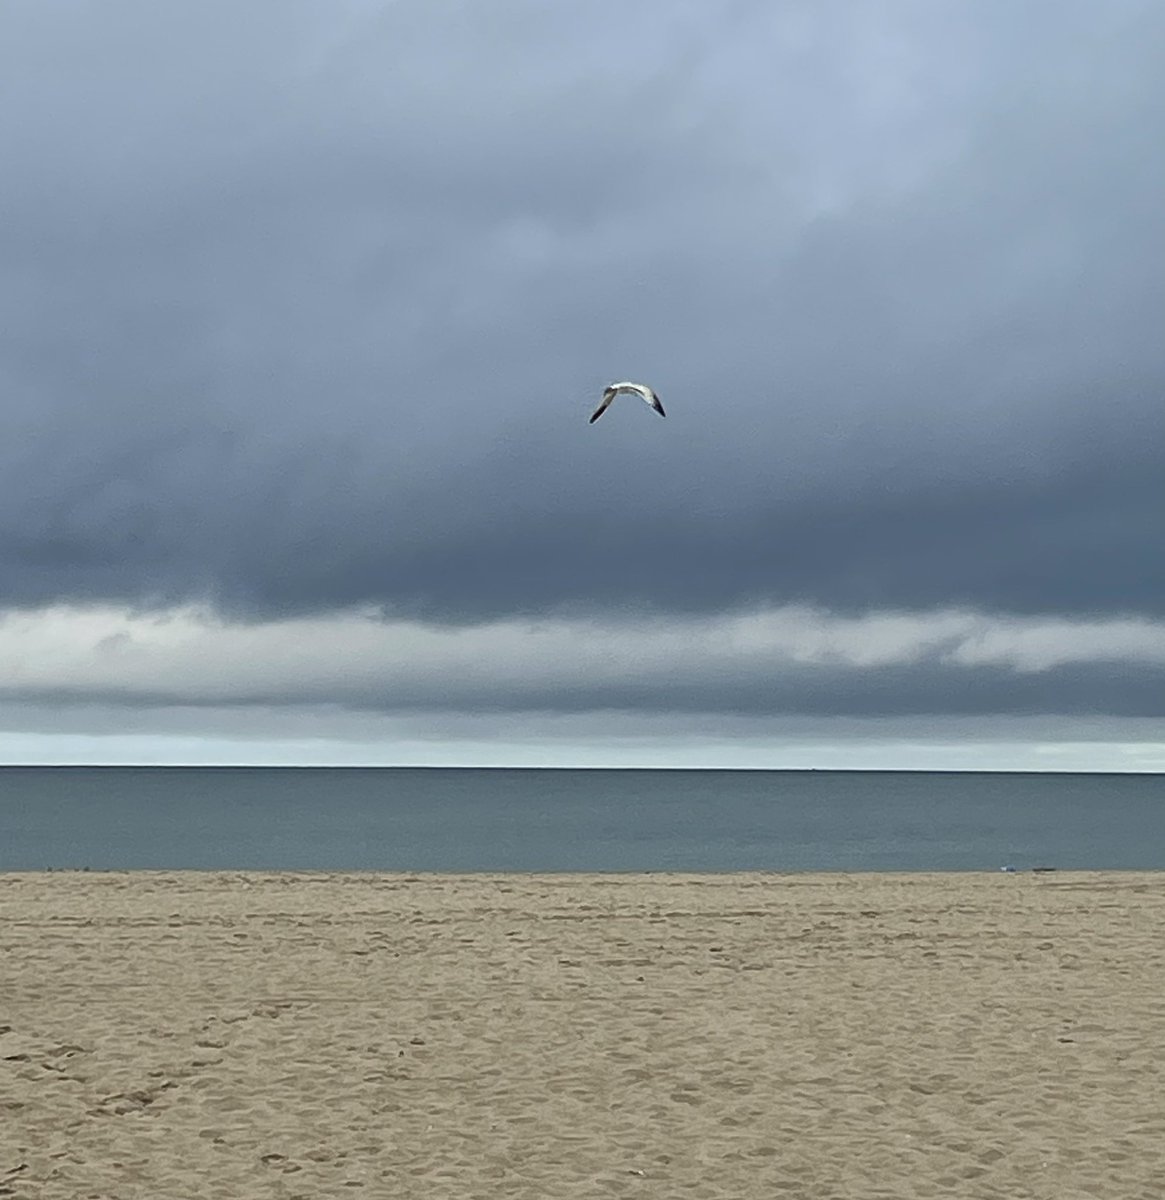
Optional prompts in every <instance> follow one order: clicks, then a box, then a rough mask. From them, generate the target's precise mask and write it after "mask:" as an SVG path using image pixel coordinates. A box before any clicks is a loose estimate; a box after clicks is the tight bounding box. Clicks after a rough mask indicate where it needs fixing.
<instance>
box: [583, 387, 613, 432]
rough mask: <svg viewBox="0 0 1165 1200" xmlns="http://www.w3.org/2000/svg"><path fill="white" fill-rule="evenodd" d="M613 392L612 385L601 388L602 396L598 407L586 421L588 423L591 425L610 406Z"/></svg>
mask: <svg viewBox="0 0 1165 1200" xmlns="http://www.w3.org/2000/svg"><path fill="white" fill-rule="evenodd" d="M615 394H616V389H615V388H613V387H609V388H604V389H603V398H602V400H601V401H600V402H599V407H598V408H596V409H595V411H594V412H593V413H592V414H591V419H590V420H589V421H588V422H587V424H588V425H593V424H594V423H595V422H596V421H597V420H598V419H599V418H600V417H601V416H602V415H603V413H605V412H606V411H607V409H608V408H610V407H611V401H612V400H614V399H615Z"/></svg>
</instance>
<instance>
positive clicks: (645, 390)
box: [587, 383, 667, 425]
mask: <svg viewBox="0 0 1165 1200" xmlns="http://www.w3.org/2000/svg"><path fill="white" fill-rule="evenodd" d="M620 392H629V393H630V394H631V395H633V396H638V397H639V398H640V399H641V400H643V401H645V402H646V403H647V404H650V405H651V407H652V408H654V409H655V411H656V412H657V413H659V415H660V416H661V417H666V416H667V413H665V412H664V411H663V405H662V404H660V402H659V397H658V396H657V395H656V394H655V392H654V391H652V389H651V388H649V387H648V386H647V385H646V384H644V383H611V384H608V385H607V386H606V387H605V388H604V389H603V399H602V400H601V401H600V403H599V407H598V408H596V409H595V411H594V415H593V416H592V417H591V419H590V421H589V422H587V423H588V424H592V425H593V424H594V422H595V421H597V420H598V419H599V418H600V417H601V416H602V415H603V413H605V412H606V411H607V409H608V408H610V407H611V401H612V400H614V399H615V397H616V396H617V395H618V394H619V393H620Z"/></svg>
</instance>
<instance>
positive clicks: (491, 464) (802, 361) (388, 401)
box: [0, 0, 1165, 712]
mask: <svg viewBox="0 0 1165 1200" xmlns="http://www.w3.org/2000/svg"><path fill="white" fill-rule="evenodd" d="M1163 57H1165V10H1163V9H1162V8H1161V7H1160V5H1158V4H1156V3H1152V2H1149V0H1147V2H1145V3H1134V2H1132V0H1128V2H1124V0H1115V2H1113V3H1109V4H1105V5H1097V4H1092V3H1085V2H1080V3H1063V2H1059V0H1058V2H1056V3H1051V2H1048V3H1028V4H1024V5H1010V4H1004V3H979V2H976V3H966V4H946V5H942V6H934V5H930V4H907V5H903V6H898V7H896V8H895V9H894V10H893V12H888V11H887V10H885V9H881V10H879V11H878V12H876V13H875V12H874V11H873V10H871V11H870V13H869V14H868V15H862V13H861V10H859V9H857V8H856V7H855V6H849V5H829V4H800V5H798V4H793V5H789V6H781V7H779V8H778V7H777V6H769V5H764V4H740V3H738V4H733V5H728V4H725V5H719V6H717V5H707V4H694V3H693V4H673V3H667V4H664V3H662V0H661V2H660V3H643V4H638V5H629V4H625V3H621V2H620V3H614V2H610V3H594V4H588V5H587V6H585V10H584V9H583V8H581V7H580V8H578V9H567V10H561V9H559V8H556V7H554V6H546V5H542V4H534V3H529V2H525V3H524V2H521V0H499V2H498V3H494V4H490V5H474V4H469V3H453V2H449V3H425V4H420V3H411V2H402V3H395V4H374V3H367V2H365V3H358V2H356V0H351V2H349V3H336V2H329V3H305V2H298V3H287V2H285V0H281V2H280V3H278V4H276V3H255V4H250V5H247V6H244V7H239V6H237V5H233V4H226V3H221V2H219V3H215V2H210V3H204V4H199V5H185V6H177V7H175V6H157V5H153V4H149V3H145V2H144V0H143V2H132V3H131V2H123V0H116V2H110V3H107V4H103V5H101V6H95V5H82V4H75V5H52V6H45V5H39V4H34V3H31V2H25V3H14V4H9V5H6V6H5V7H4V11H3V14H0V160H2V161H3V162H4V163H5V182H4V186H3V188H2V189H0V264H2V271H0V403H2V404H3V411H4V426H5V429H6V435H5V437H4V438H3V440H2V442H0V606H3V605H17V606H26V605H37V604H41V603H45V602H50V601H54V600H66V601H89V600H94V601H96V600H103V601H115V602H116V601H129V602H135V603H167V602H177V601H183V600H186V599H189V598H202V599H205V598H209V599H211V600H212V601H213V602H215V603H216V604H218V605H219V606H220V607H221V608H222V609H223V610H224V611H227V612H230V613H233V614H235V615H238V616H255V617H260V616H272V615H285V614H289V613H296V612H308V611H327V610H330V609H336V608H341V607H344V606H347V605H351V604H357V603H374V604H382V605H385V606H387V607H388V608H389V609H390V610H393V611H398V612H405V613H411V614H414V615H417V616H420V617H423V618H426V619H431V620H440V621H456V622H461V621H476V620H479V619H484V618H489V617H496V616H501V615H506V614H516V613H537V612H542V611H550V610H553V609H555V608H561V607H567V608H570V609H574V610H587V609H594V610H608V609H610V608H612V607H614V606H626V605H640V606H644V607H647V608H654V609H657V610H661V611H665V612H689V613H694V612H712V611H717V610H721V609H727V608H732V607H737V606H743V605H749V604H753V603H758V602H767V601H771V602H778V603H779V602H786V601H795V602H809V603H814V604H820V605H823V606H826V607H828V608H833V609H837V610H863V609H868V608H878V607H881V606H895V607H899V608H926V607H929V606H941V605H967V606H971V607H976V608H979V609H983V610H995V611H1011V612H1044V613H1055V612H1062V613H1093V614H1103V613H1153V614H1160V613H1162V612H1165V555H1163V554H1162V553H1161V544H1162V539H1161V534H1162V530H1163V528H1165V341H1163V339H1162V337H1161V330H1162V329H1165V274H1163V273H1162V271H1161V263H1162V262H1165V221H1163V220H1162V216H1161V214H1162V212H1165V153H1163V152H1162V151H1161V149H1160V145H1159V136H1158V135H1159V133H1160V130H1161V129H1162V128H1165V77H1163V76H1162V74H1161V72H1160V63H1161V61H1162V60H1163ZM627 376H631V377H635V376H641V377H644V378H647V379H649V380H650V381H651V382H653V383H654V384H655V386H656V387H657V388H658V389H659V391H660V392H661V394H662V396H663V398H664V401H665V403H666V404H667V406H668V413H669V417H668V420H667V422H660V421H658V420H657V419H656V418H655V417H653V416H652V415H651V414H650V413H648V412H647V411H646V410H642V411H640V409H639V408H636V407H634V406H632V405H630V404H628V405H627V407H626V408H624V409H623V410H620V409H618V408H616V409H614V410H612V412H611V413H610V414H608V417H606V418H605V419H604V420H603V421H602V422H600V423H599V424H597V425H595V426H594V427H592V428H588V427H587V425H586V416H587V415H588V413H589V411H590V406H591V402H592V400H593V398H594V396H595V393H596V392H597V390H598V389H599V388H601V386H602V385H603V384H604V383H605V382H607V380H608V379H610V378H617V377H627ZM640 407H641V406H640ZM1089 671H1091V672H1092V674H1090V675H1089V677H1088V678H1087V679H1085V678H1084V676H1083V674H1080V673H1077V674H1076V675H1074V676H1073V678H1074V679H1075V680H1076V683H1075V684H1074V685H1072V684H1071V681H1065V688H1066V691H1064V692H1063V693H1061V694H1062V695H1064V696H1069V695H1075V694H1077V693H1078V695H1079V699H1078V700H1077V701H1072V702H1071V703H1070V704H1069V702H1068V701H1067V700H1065V701H1062V703H1064V704H1068V706H1069V708H1071V709H1072V710H1073V711H1082V710H1083V709H1084V708H1087V706H1088V705H1089V704H1092V703H1103V705H1104V706H1106V710H1107V711H1112V712H1126V711H1136V712H1143V711H1146V701H1145V700H1144V696H1145V695H1147V692H1146V688H1148V689H1149V690H1151V689H1152V687H1154V686H1156V682H1159V681H1153V680H1149V681H1148V682H1147V683H1146V684H1145V686H1144V687H1141V686H1140V685H1139V684H1138V683H1137V681H1136V679H1132V678H1131V677H1129V676H1127V674H1126V675H1122V676H1121V678H1120V679H1117V678H1115V677H1112V678H1109V677H1107V676H1106V677H1104V678H1100V677H1097V676H1096V672H1097V671H1100V672H1101V674H1103V669H1102V668H1089ZM1122 681H1123V682H1122ZM1045 682H1046V681H1045ZM800 686H801V685H798V687H799V688H800ZM933 686H934V688H940V689H941V687H942V686H944V685H943V684H942V683H941V681H940V680H939V679H938V677H937V676H936V677H935V681H934V684H933ZM1009 686H1010V685H1009ZM1031 686H1032V687H1036V686H1043V684H1039V685H1037V684H1035V683H1032V684H1031ZM909 687H910V689H911V690H913V691H914V694H915V695H916V696H922V695H924V694H925V695H929V694H930V691H931V690H932V689H931V685H930V684H929V683H927V682H926V680H923V681H922V685H921V687H922V690H921V691H919V690H918V688H919V687H920V684H919V682H918V681H917V680H912V681H909ZM1126 687H1127V689H1128V690H1127V691H1125V690H1122V689H1125V688H1126ZM993 689H994V683H993V679H992V677H991V676H990V672H988V673H987V674H985V675H983V676H982V678H981V679H980V680H979V682H978V683H976V684H975V686H974V688H973V692H974V694H973V695H972V694H971V693H968V694H967V700H966V703H965V705H963V706H962V711H982V710H985V709H987V708H990V707H991V706H992V705H997V704H1002V705H1003V707H1004V708H1008V709H1012V708H1015V707H1016V706H1019V707H1021V708H1025V707H1027V706H1028V704H1029V701H1030V702H1032V703H1034V702H1035V699H1034V698H1033V697H1029V696H1028V694H1027V693H1026V692H1024V693H1022V694H1021V693H1019V692H1012V693H1010V695H1011V699H1010V700H1006V701H1004V700H1001V699H1000V698H999V696H997V695H996V691H997V690H998V689H994V690H993ZM799 695H800V696H801V697H802V700H801V701H799V703H800V702H805V703H811V701H805V700H804V696H805V693H804V691H803V689H802V690H801V691H799ZM1089 696H1091V697H1093V699H1091V700H1090V699H1088V697H1089ZM1122 696H1124V697H1125V698H1124V699H1122V698H1121V697H1122ZM1098 697H1099V698H1101V699H1097V698H1098ZM634 699H635V698H634V697H629V702H634ZM770 703H771V701H770ZM870 707H877V705H876V703H875V702H874V698H871V703H870ZM1150 707H1152V706H1151V705H1150ZM864 708H865V705H863V704H860V703H858V702H857V701H855V706H854V711H861V710H863V709H864Z"/></svg>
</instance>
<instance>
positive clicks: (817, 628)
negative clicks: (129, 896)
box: [0, 608, 1165, 717]
mask: <svg viewBox="0 0 1165 1200" xmlns="http://www.w3.org/2000/svg"><path fill="white" fill-rule="evenodd" d="M1163 684H1165V625H1163V624H1161V623H1154V622H1149V621H1143V620H1124V621H1104V622H1084V621H1077V622H1066V621H1056V622H1045V621H1039V620H1033V619H1027V620H1019V619H1013V618H1012V619H1009V618H992V617H987V616H983V615H976V614H970V613H965V612H957V611H952V612H942V613H934V614H928V615H926V616H918V615H912V614H893V615H887V614H879V615H876V616H871V617H863V618H844V617H837V616H830V615H827V614H823V613H820V612H816V611H813V610H809V609H802V608H791V609H778V610H768V611H762V612H755V613H751V614H748V615H745V616H724V617H713V618H691V619H688V620H685V621H679V622H675V621H667V622H664V621H658V620H655V621H645V620H638V621H622V620H620V621H608V622H599V621H595V620H593V619H590V620H574V621H566V620H543V621H539V622H534V623H529V622H520V621H506V622H498V623H494V624H490V625H479V626H474V627H461V628H457V627H453V628H450V627H442V626H427V625H420V624H417V623H415V622H408V621H385V620H383V619H380V618H378V617H377V616H376V615H375V614H369V613H347V614H343V615H340V616H330V617H315V618H298V619H292V620H285V621H281V622H272V623H266V624H249V625H239V624H230V623H226V622H223V621H222V620H220V619H216V618H215V617H213V616H212V615H211V614H208V613H205V612H199V611H194V610H175V611H171V612H168V613H165V614H148V613H132V612H127V611H124V610H111V609H106V610H77V609H64V608H55V609H48V610H42V611H39V612H35V613H30V612H14V613H9V614H8V615H7V616H6V617H5V618H3V619H2V620H0V699H5V700H8V701H16V702H24V703H27V702H34V703H46V702H54V703H67V704H85V703H104V704H109V703H115V704H121V705H127V706H131V707H132V706H150V705H161V706H170V707H199V706H204V707H208V708H213V707H215V706H224V705H226V706H230V705H236V706H255V707H256V708H260V709H271V708H279V707H281V706H282V707H288V708H295V707H304V706H307V707H312V706H315V707H325V708H326V707H328V706H332V707H335V708H337V709H340V710H347V711H352V712H368V713H378V712H379V713H416V712H419V711H429V712H451V713H458V712H461V713H520V712H543V713H548V714H550V713H563V714H566V713H586V712H603V711H608V712H610V711H612V710H614V711H618V710H628V711H639V712H644V713H656V714H669V713H689V714H700V713H726V714H729V713H730V714H736V715H738V716H743V717H751V716H765V715H790V714H792V715H797V714H809V715H816V716H828V717H834V716H842V717H868V716H878V715H895V714H896V715H926V714H953V715H976V714H987V713H1015V714H1045V715H1046V714H1068V715H1087V714H1096V713H1110V714H1118V715H1123V716H1127V717H1149V716H1161V715H1163V713H1165V708H1163V704H1165V701H1163V697H1165V687H1163V686H1162V685H1163Z"/></svg>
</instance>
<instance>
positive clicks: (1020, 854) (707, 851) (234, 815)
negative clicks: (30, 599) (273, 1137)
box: [0, 767, 1165, 871]
mask: <svg viewBox="0 0 1165 1200" xmlns="http://www.w3.org/2000/svg"><path fill="white" fill-rule="evenodd" d="M1007 866H1011V867H1014V868H1016V869H1017V870H1028V869H1031V868H1034V867H1055V868H1059V869H1061V870H1067V869H1096V870H1121V869H1124V870H1133V869H1139V870H1146V869H1149V870H1153V869H1156V870H1160V869H1163V868H1165V775H1093V774H1089V775H1069V774H984V773H960V772H949V773H929V772H928V773H923V772H890V771H877V772H874V771H870V772H866V771H654V770H637V771H633V770H609V771H603V770H499V769H481V770H477V769H452V768H450V769H445V768H432V769H430V768H331V767H316V768H276V767H251V768H247V767H0V870H2V871H13V870H43V869H45V868H50V867H51V868H86V867H88V868H90V869H92V870H121V869H140V868H148V869H165V870H183V869H191V870H202V869H206V870H211V869H238V870H328V871H338V870H362V871H741V870H765V871H978V870H999V869H1001V868H1003V867H1007Z"/></svg>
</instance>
